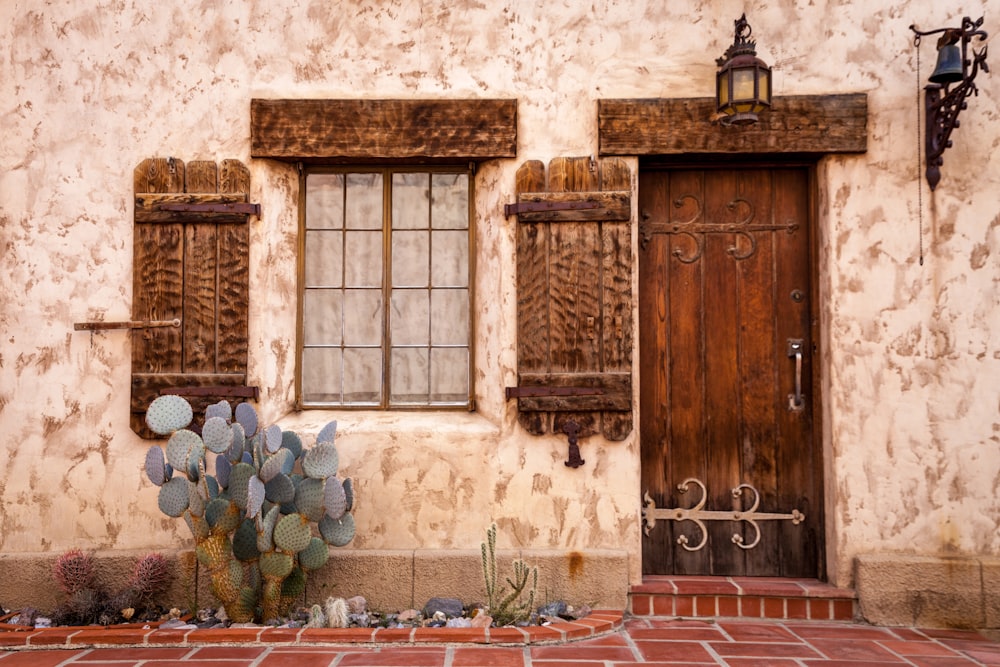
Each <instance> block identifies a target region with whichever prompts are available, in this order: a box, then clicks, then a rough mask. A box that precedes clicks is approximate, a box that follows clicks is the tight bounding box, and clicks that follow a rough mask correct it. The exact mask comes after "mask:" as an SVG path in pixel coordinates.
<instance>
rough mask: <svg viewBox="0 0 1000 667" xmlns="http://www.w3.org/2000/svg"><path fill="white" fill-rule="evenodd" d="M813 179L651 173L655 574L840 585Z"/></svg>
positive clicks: (642, 303)
mask: <svg viewBox="0 0 1000 667" xmlns="http://www.w3.org/2000/svg"><path fill="white" fill-rule="evenodd" d="M809 183H810V174H809V169H808V168H797V167H796V168H786V167H782V168H748V169H685V170H678V169H643V170H642V171H641V173H640V177H639V216H640V220H639V332H640V341H639V349H640V352H639V354H640V357H639V365H640V409H641V416H640V439H641V450H642V486H643V491H644V492H645V493H648V498H647V499H646V504H645V510H644V514H645V515H646V526H647V527H648V528H649V530H648V535H647V536H645V537H644V539H643V572H644V573H647V574H711V575H761V576H784V577H822V576H823V575H824V573H823V570H822V561H821V558H822V533H821V527H822V525H823V522H822V516H821V509H822V507H821V506H822V491H821V482H822V466H821V457H820V452H819V446H818V438H815V437H814V434H813V419H814V414H815V411H816V409H817V405H818V402H817V400H816V399H817V397H816V396H815V391H814V387H813V383H812V377H811V374H812V369H813V363H812V361H813V357H814V355H815V347H814V342H813V340H812V311H811V306H810V295H811V292H812V290H811V285H810V279H811V275H812V273H811V261H810V258H811V241H810V230H811V225H810V195H809V192H810V190H809V188H810V185H809ZM796 387H798V390H797V389H796ZM741 485H743V486H741ZM755 503H756V506H755ZM675 508H676V509H679V510H691V511H690V512H687V513H679V512H676V511H675V512H673V513H670V514H668V513H667V512H664V511H663V510H664V509H675ZM735 512H743V514H741V515H740V516H739V518H740V519H742V520H736V519H737V516H736V515H735V514H734V513H735ZM657 514H658V515H659V516H658V517H657ZM682 518H685V519H688V520H680V519H682ZM691 519H697V520H691ZM650 524H652V525H650ZM699 547H700V548H699Z"/></svg>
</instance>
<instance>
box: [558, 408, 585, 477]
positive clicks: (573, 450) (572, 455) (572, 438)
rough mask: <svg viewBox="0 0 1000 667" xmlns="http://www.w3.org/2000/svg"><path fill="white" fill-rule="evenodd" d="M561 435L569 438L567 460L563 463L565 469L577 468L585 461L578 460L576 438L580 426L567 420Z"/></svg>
mask: <svg viewBox="0 0 1000 667" xmlns="http://www.w3.org/2000/svg"><path fill="white" fill-rule="evenodd" d="M563 433H565V434H566V436H567V437H568V438H569V460H567V461H564V462H563V463H565V464H566V467H567V468H579V467H580V466H582V465H583V464H584V463H586V461H584V460H583V459H582V458H580V445H579V444H577V441H576V438H577V436H578V435H579V434H580V425H579V424H577V423H576V421H574V420H572V419H567V420H566V423H565V424H563Z"/></svg>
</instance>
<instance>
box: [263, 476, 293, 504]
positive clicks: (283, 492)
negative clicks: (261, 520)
mask: <svg viewBox="0 0 1000 667" xmlns="http://www.w3.org/2000/svg"><path fill="white" fill-rule="evenodd" d="M264 497H265V498H267V500H269V501H271V502H272V503H277V504H279V505H281V504H283V503H290V502H292V501H293V500H295V484H293V483H292V478H291V477H289V476H288V475H278V476H276V477H274V478H273V479H272V480H271V481H270V482H268V483H267V484H265V485H264Z"/></svg>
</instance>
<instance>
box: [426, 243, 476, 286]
mask: <svg viewBox="0 0 1000 667" xmlns="http://www.w3.org/2000/svg"><path fill="white" fill-rule="evenodd" d="M431 243H432V244H433V247H434V266H433V268H432V269H431V284H432V285H433V286H434V287H466V286H467V285H468V284H469V233H468V232H464V231H462V232H433V233H432V238H431Z"/></svg>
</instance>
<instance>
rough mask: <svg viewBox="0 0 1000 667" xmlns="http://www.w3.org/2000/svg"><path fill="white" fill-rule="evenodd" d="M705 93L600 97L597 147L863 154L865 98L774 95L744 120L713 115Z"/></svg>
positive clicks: (646, 151) (605, 150) (635, 151)
mask: <svg viewBox="0 0 1000 667" xmlns="http://www.w3.org/2000/svg"><path fill="white" fill-rule="evenodd" d="M714 114H715V100H714V99H713V98H711V97H697V98H683V99H682V98H674V99H622V100H598V106H597V123H598V132H599V137H600V138H599V152H600V154H601V155H602V156H610V155H639V156H643V155H676V154H688V155H690V154H698V153H701V154H708V153H715V154H725V153H754V154H782V153H811V154H825V153H864V152H865V151H867V150H868V127H867V123H868V96H867V95H865V94H864V93H857V94H844V95H790V96H783V97H775V98H774V100H773V102H772V106H771V108H770V109H768V110H766V111H763V112H762V113H761V114H760V120H759V121H758V122H757V123H755V124H753V125H748V126H727V125H723V124H721V123H719V122H718V121H713V120H712V117H713V115H714Z"/></svg>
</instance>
